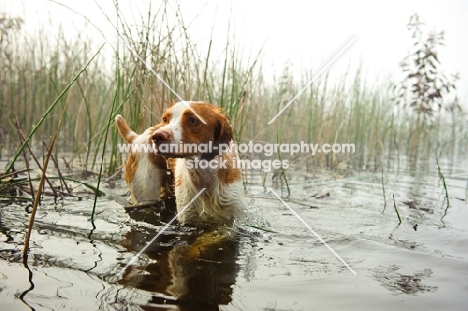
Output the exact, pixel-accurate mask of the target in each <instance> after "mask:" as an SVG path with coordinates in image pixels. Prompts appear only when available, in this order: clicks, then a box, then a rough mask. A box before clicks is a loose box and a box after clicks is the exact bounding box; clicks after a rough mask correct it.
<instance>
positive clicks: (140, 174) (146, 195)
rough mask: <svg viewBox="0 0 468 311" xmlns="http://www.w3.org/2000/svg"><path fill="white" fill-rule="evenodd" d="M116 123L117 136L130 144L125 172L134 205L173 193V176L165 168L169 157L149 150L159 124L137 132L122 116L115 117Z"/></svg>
mask: <svg viewBox="0 0 468 311" xmlns="http://www.w3.org/2000/svg"><path fill="white" fill-rule="evenodd" d="M115 122H116V125H117V129H118V131H119V133H120V136H122V138H123V139H124V141H125V142H126V143H128V144H131V145H130V147H131V148H130V156H129V157H128V159H127V161H126V163H125V174H124V179H125V181H126V182H127V185H128V187H129V188H130V202H131V203H132V204H137V203H144V202H148V201H159V200H161V198H165V197H170V196H172V195H173V193H174V177H173V176H174V175H173V174H172V173H171V172H170V170H169V169H168V166H169V164H168V160H166V158H165V157H163V156H161V155H158V154H156V153H155V152H152V151H153V150H152V149H151V148H152V146H153V141H152V136H153V134H154V132H155V131H156V130H157V129H158V128H159V126H160V125H156V126H152V127H150V128H148V129H146V130H145V131H144V132H143V133H142V134H140V135H138V134H137V133H135V132H134V131H132V130H131V129H130V127H129V126H128V125H127V123H126V122H125V119H124V118H123V117H122V116H121V115H117V116H116V117H115ZM145 148H146V149H145ZM169 162H170V161H169Z"/></svg>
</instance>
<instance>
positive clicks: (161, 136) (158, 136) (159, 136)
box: [152, 129, 169, 143]
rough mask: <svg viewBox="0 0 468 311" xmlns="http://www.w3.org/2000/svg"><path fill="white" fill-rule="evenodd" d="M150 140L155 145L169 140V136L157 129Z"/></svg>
mask: <svg viewBox="0 0 468 311" xmlns="http://www.w3.org/2000/svg"><path fill="white" fill-rule="evenodd" d="M152 139H153V141H154V142H155V143H159V142H165V141H167V140H168V139H169V134H168V133H167V132H166V131H164V130H161V129H157V130H156V131H155V132H154V134H153V137H152Z"/></svg>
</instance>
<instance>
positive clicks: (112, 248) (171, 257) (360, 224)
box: [0, 163, 468, 310]
mask: <svg viewBox="0 0 468 311" xmlns="http://www.w3.org/2000/svg"><path fill="white" fill-rule="evenodd" d="M465 164H466V163H465ZM465 164H464V165H458V166H457V165H454V166H447V167H442V172H443V173H444V176H445V178H446V182H447V189H448V193H449V200H450V207H449V208H447V207H446V202H445V201H444V198H445V192H444V188H443V186H442V182H441V181H440V180H439V176H438V174H437V169H436V168H434V166H427V167H426V168H421V169H419V168H418V169H414V170H408V169H402V170H387V169H385V170H384V173H383V174H382V172H380V171H379V172H375V173H369V172H361V173H357V172H349V171H342V172H339V171H336V172H330V173H326V174H315V175H314V174H312V175H311V176H309V177H308V178H305V177H304V176H303V175H304V174H300V175H301V176H299V174H298V176H297V177H295V178H292V179H291V181H290V184H289V187H290V189H291V195H290V197H289V198H284V196H283V198H284V202H282V201H280V200H279V199H278V198H277V196H276V194H279V195H285V193H286V189H285V187H282V188H281V187H279V186H278V185H274V184H270V185H269V186H268V187H267V188H264V187H263V186H261V181H259V182H255V178H252V179H251V180H249V183H248V186H247V190H248V197H249V200H251V202H250V211H249V212H248V213H247V215H246V217H245V219H244V220H243V221H242V223H240V224H239V226H238V227H239V229H238V230H233V229H232V228H216V229H215V230H213V229H211V230H208V229H199V228H198V229H197V228H188V227H180V226H176V225H174V226H168V227H167V229H166V230H164V231H162V229H163V228H164V223H161V222H160V220H161V219H160V217H159V214H157V213H156V212H155V211H154V210H148V209H142V210H138V211H134V212H131V213H127V212H126V211H125V209H124V208H123V203H122V202H124V199H123V195H124V194H125V192H126V189H125V185H124V184H123V183H122V182H119V183H118V184H117V188H115V189H107V188H104V189H103V190H104V191H105V192H106V193H107V194H108V195H107V196H106V197H105V198H101V199H100V200H99V201H98V205H97V216H96V220H95V222H94V225H95V228H93V226H92V224H91V223H90V221H89V217H90V214H91V209H92V205H93V200H92V198H89V199H86V198H85V199H83V200H81V201H78V200H76V199H65V200H64V201H61V203H60V204H53V203H49V204H47V203H45V204H43V205H42V206H41V207H40V208H39V209H38V212H37V215H36V221H35V225H34V230H33V233H32V236H31V246H30V248H31V250H30V253H29V257H28V264H27V265H26V266H25V265H23V263H22V256H21V253H22V248H23V241H24V237H25V233H26V228H27V223H28V219H29V215H30V214H29V213H28V212H29V211H28V208H27V207H26V206H23V205H20V204H17V205H16V204H15V205H8V206H3V207H1V209H0V212H1V219H0V256H1V259H0V310H58V309H64V310H467V308H468V295H467V293H468V225H467V221H468V205H467V201H466V199H467V195H468V194H467V179H468V166H467V165H465ZM291 173H292V172H291ZM270 188H271V189H270ZM384 193H385V197H384ZM384 198H385V199H384ZM285 204H287V205H288V206H289V208H288V207H287V206H285ZM394 205H395V206H396V207H397V210H398V211H399V214H400V216H401V220H402V223H401V224H400V225H398V217H397V214H396V212H395V207H394ZM290 208H291V209H292V210H291V209H290ZM295 213H297V215H298V216H299V217H300V218H301V219H299V218H298V217H296V215H295ZM303 222H304V223H306V224H307V225H308V226H309V228H307V227H306V226H305V225H304V223H303ZM257 228H260V229H257ZM156 235H158V238H157V239H156V240H155V241H154V242H153V243H151V244H147V243H148V242H150V241H151V240H152V239H154V237H155V236H156ZM321 239H323V240H321ZM139 252H140V253H139Z"/></svg>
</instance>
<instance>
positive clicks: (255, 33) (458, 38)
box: [0, 0, 468, 107]
mask: <svg viewBox="0 0 468 311" xmlns="http://www.w3.org/2000/svg"><path fill="white" fill-rule="evenodd" d="M57 2H59V3H63V4H65V5H66V6H69V7H71V8H73V9H74V10H75V11H77V12H80V13H81V14H83V15H85V16H87V17H88V18H89V19H90V20H91V21H92V22H93V24H95V25H97V26H98V27H99V28H100V29H101V30H102V31H104V33H106V34H107V33H108V34H111V33H112V31H113V28H112V26H111V25H110V24H109V22H108V21H107V20H106V18H105V16H104V15H103V13H102V12H101V11H100V10H99V9H98V7H97V5H96V3H95V1H93V0H80V1H75V0H57ZM98 3H99V5H100V6H101V7H102V8H103V9H104V11H106V12H108V14H109V15H110V16H113V15H112V13H113V12H114V11H115V10H114V5H113V1H112V0H101V1H98ZM152 3H153V6H155V7H158V6H159V3H160V1H153V2H152ZM168 3H169V4H170V6H172V7H174V11H175V6H176V2H175V1H169V2H168ZM179 3H180V6H181V10H182V13H183V17H184V20H185V21H186V22H187V23H188V22H190V21H193V22H192V23H191V24H190V28H189V32H190V34H191V36H192V38H193V39H194V40H195V41H196V42H197V43H198V44H199V45H198V46H199V47H200V48H201V49H202V50H203V47H204V46H206V47H207V44H208V41H209V39H210V36H211V33H212V32H213V40H214V44H215V47H214V48H215V49H214V51H215V53H219V54H221V53H222V52H221V51H222V48H223V47H224V45H225V40H226V34H227V32H228V26H229V25H230V27H231V32H232V33H234V34H235V38H236V43H237V44H239V47H242V50H243V53H244V56H246V57H247V56H248V55H249V54H251V55H255V54H256V53H257V51H259V49H260V48H261V47H262V46H263V54H262V55H263V56H262V57H263V67H264V68H266V70H275V71H277V72H281V69H282V67H283V65H284V64H285V63H286V62H288V63H289V64H291V65H292V66H293V67H294V68H295V69H296V70H299V69H300V68H304V67H313V68H314V70H315V72H317V71H318V70H320V69H321V67H323V66H324V64H326V63H327V62H328V61H330V60H331V59H332V58H333V57H334V56H335V55H336V53H338V52H339V51H340V50H341V49H342V48H343V47H344V46H345V45H346V44H347V43H348V42H350V40H352V39H353V38H355V41H354V42H353V43H352V44H351V45H350V46H349V47H348V48H347V49H346V50H345V51H344V52H343V54H342V55H341V56H340V57H339V58H337V59H336V60H335V61H334V62H333V64H332V65H331V66H330V67H329V68H328V70H330V72H332V73H333V72H334V73H338V72H343V71H344V70H346V68H347V67H348V66H349V64H351V65H357V64H359V63H360V62H362V66H363V69H364V70H365V72H366V73H367V77H368V78H369V79H370V80H372V79H374V78H375V77H377V76H384V75H386V74H390V75H392V74H394V73H395V72H398V70H399V68H398V64H399V62H400V61H401V60H402V59H403V58H404V57H405V55H406V54H407V52H408V49H409V47H410V45H411V37H410V33H409V32H408V30H407V28H406V25H407V23H408V20H409V17H410V16H411V15H412V14H413V13H418V14H419V15H420V18H421V21H423V22H424V23H425V24H426V26H427V29H429V30H434V31H441V30H444V31H445V32H446V47H444V48H441V49H440V59H441V63H442V65H443V69H444V70H445V72H446V73H452V72H455V71H458V72H459V73H460V75H461V78H462V79H461V80H460V81H459V82H458V87H459V93H460V97H461V98H462V100H463V101H464V102H465V103H466V102H467V101H468V83H467V82H468V60H466V57H467V55H468V1H464V0H450V1H428V0H413V1H411V0H410V1H404V0H401V1H400V0H393V1H365V0H360V1H344V0H343V1H341V0H340V1H338V0H335V1H293V0H289V1H285V0H280V1H255V0H246V1H244V0H237V1H234V0H233V1H206V0H205V1H202V0H183V1H180V2H179ZM119 5H120V7H121V9H122V12H125V14H126V16H125V18H126V20H127V22H128V23H130V24H133V23H135V21H139V20H140V16H141V14H145V13H146V12H147V6H148V1H138V0H135V1H131V0H121V1H119ZM0 11H4V12H8V13H11V14H12V15H17V16H21V17H23V18H24V19H25V22H26V25H25V28H26V29H28V31H32V29H35V28H36V27H37V25H41V26H42V27H44V26H45V25H50V24H52V26H51V27H57V25H58V24H59V23H61V24H62V26H63V27H64V28H65V29H68V30H67V31H70V34H72V33H73V32H74V31H76V29H78V30H79V31H83V25H84V20H83V17H81V16H79V15H77V14H75V13H72V12H71V11H69V10H67V9H66V8H64V7H63V6H60V5H58V4H57V3H55V2H53V1H47V0H0ZM51 21H52V22H51ZM54 23H56V24H54ZM91 28H92V27H91ZM91 28H90V27H88V31H90V32H95V33H96V34H94V35H93V38H95V40H96V43H97V44H100V43H101V42H104V41H105V40H104V38H102V37H101V35H100V34H99V33H97V31H96V30H95V29H91ZM110 37H111V38H112V36H111V35H110ZM465 107H467V105H466V104H465Z"/></svg>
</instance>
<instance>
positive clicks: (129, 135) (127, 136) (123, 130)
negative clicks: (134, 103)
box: [115, 114, 138, 144]
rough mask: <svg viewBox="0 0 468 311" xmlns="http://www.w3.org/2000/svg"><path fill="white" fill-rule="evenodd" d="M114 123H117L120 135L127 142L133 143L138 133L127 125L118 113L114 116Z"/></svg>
mask: <svg viewBox="0 0 468 311" xmlns="http://www.w3.org/2000/svg"><path fill="white" fill-rule="evenodd" d="M115 124H116V125H117V129H118V130H119V133H120V136H122V138H123V139H124V140H125V141H126V142H127V143H129V144H131V143H133V141H134V140H135V139H136V138H137V137H138V135H137V134H136V133H135V132H134V131H132V129H131V128H130V127H129V126H128V125H127V122H125V119H124V118H123V117H122V116H121V115H120V114H118V115H117V116H116V117H115Z"/></svg>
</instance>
